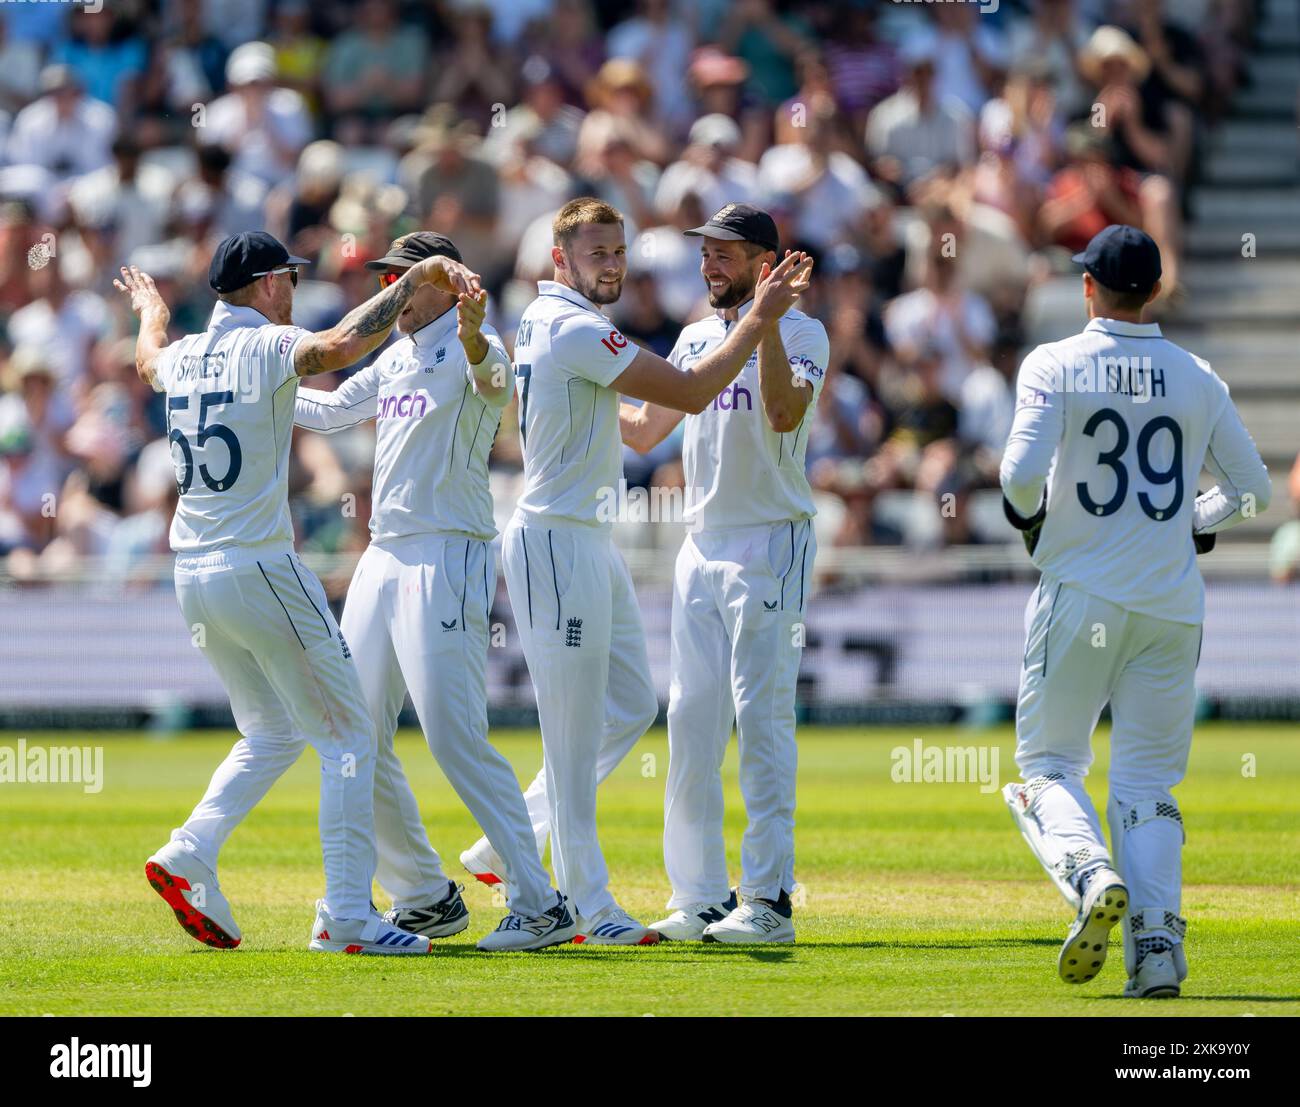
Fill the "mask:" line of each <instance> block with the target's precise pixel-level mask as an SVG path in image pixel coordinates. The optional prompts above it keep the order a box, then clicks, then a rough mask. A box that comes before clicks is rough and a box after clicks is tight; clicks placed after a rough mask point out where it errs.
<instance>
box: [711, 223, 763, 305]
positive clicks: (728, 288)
mask: <svg viewBox="0 0 1300 1107" xmlns="http://www.w3.org/2000/svg"><path fill="white" fill-rule="evenodd" d="M769 254H771V251H770V250H763V249H761V248H759V247H758V246H755V245H753V244H751V243H748V242H728V241H726V240H725V239H721V238H704V239H701V240H700V275H701V276H702V277H703V278H704V283H705V284H706V285H707V286H708V289H709V306H710V307H714V308H721V309H723V310H726V309H727V308H734V307H739V306H740V305H741V304H743V303H744V302H745V301H746V300H748V299H749V298H750V297H751V296H752V295H753V294H754V285H755V284H757V283H758V274H759V272H760V271H761V270H762V268H763V260H764V258H767V257H768V255H769ZM775 256H776V255H775V254H772V257H773V258H775Z"/></svg>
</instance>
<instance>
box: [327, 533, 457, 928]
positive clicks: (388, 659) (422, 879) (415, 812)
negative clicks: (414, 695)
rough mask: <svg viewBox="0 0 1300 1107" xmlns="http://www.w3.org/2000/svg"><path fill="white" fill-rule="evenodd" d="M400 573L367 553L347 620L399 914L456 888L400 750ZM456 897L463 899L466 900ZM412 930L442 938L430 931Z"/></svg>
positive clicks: (380, 842) (384, 557)
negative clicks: (370, 730)
mask: <svg viewBox="0 0 1300 1107" xmlns="http://www.w3.org/2000/svg"><path fill="white" fill-rule="evenodd" d="M399 569H400V565H399V564H398V562H397V561H396V559H395V558H394V557H393V556H392V554H390V553H389V552H388V551H386V550H384V549H382V548H380V547H377V546H371V547H370V548H369V549H367V550H366V552H365V553H364V554H362V555H361V560H360V561H359V562H358V563H357V568H356V571H355V572H354V573H353V575H352V582H351V584H350V585H349V586H348V596H347V601H346V602H345V604H344V606H343V620H342V623H341V626H342V630H343V637H344V638H345V640H346V641H347V643H348V645H349V647H350V648H351V650H352V660H353V664H354V665H355V666H356V670H357V678H358V680H360V682H361V691H362V694H363V695H364V696H365V699H366V707H367V709H368V710H369V713H370V717H371V720H372V721H373V723H374V726H375V736H376V743H375V852H376V859H377V863H376V867H375V876H376V878H377V879H378V881H379V883H380V885H382V886H383V888H384V890H385V891H387V892H388V894H389V895H390V896H392V898H393V908H394V909H395V910H398V909H401V908H406V907H413V908H425V907H428V906H430V905H433V904H435V903H439V902H440V901H443V900H446V899H447V896H448V891H449V890H450V889H454V888H455V885H454V884H452V882H451V881H450V880H449V879H448V877H447V874H446V873H444V872H443V870H442V862H441V859H440V858H439V857H438V853H437V851H436V850H435V849H434V848H433V846H432V845H430V843H429V836H428V833H427V832H426V831H425V829H424V821H423V820H422V819H421V818H420V808H419V804H418V803H416V799H415V795H414V793H413V792H412V791H411V786H410V784H409V783H408V782H407V779H406V773H405V772H404V771H403V769H402V762H401V760H400V759H399V758H398V756H397V753H396V751H395V750H394V748H393V738H394V736H395V734H396V732H397V717H398V715H399V714H400V713H401V710H402V702H403V700H404V698H405V696H406V685H405V683H404V682H403V679H402V670H401V667H400V666H399V664H398V660H397V654H396V653H395V652H394V648H393V630H392V627H391V623H392V621H393V618H394V608H395V607H400V606H401V605H400V604H398V603H396V602H395V599H396V596H395V594H397V595H400V593H399V592H398V589H399V588H400V580H399V576H400V574H399ZM456 899H457V902H459V897H456ZM448 906H449V907H454V905H453V904H448ZM434 913H435V914H443V913H444V912H434ZM451 913H452V914H453V915H455V916H457V920H460V919H463V923H464V924H463V925H460V926H459V927H458V930H463V929H464V926H465V925H467V924H468V921H469V916H468V912H466V911H465V909H464V905H463V903H461V904H460V907H459V910H453V911H452V912H451ZM405 921H406V920H403V922H405ZM442 921H443V922H446V921H448V920H445V919H444V920H442ZM399 925H401V923H399ZM406 928H407V929H411V930H418V932H419V933H425V934H426V936H427V937H433V936H434V935H432V934H428V933H427V930H425V929H419V928H417V927H413V926H407V927H406ZM455 932H457V931H447V933H455ZM438 936H439V937H441V936H443V934H441V933H440V934H439V935H438Z"/></svg>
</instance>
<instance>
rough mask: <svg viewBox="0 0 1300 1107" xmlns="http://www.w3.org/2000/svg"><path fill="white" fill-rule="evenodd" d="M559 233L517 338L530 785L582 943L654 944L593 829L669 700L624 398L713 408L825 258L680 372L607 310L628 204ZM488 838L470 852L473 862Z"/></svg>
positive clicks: (618, 285)
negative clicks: (630, 507) (646, 620)
mask: <svg viewBox="0 0 1300 1107" xmlns="http://www.w3.org/2000/svg"><path fill="white" fill-rule="evenodd" d="M554 242H555V245H554V247H553V249H552V251H551V256H552V260H553V261H554V264H555V278H554V280H551V281H542V282H539V285H538V291H539V296H538V298H537V299H536V300H535V301H533V303H532V304H530V305H529V307H528V308H527V309H526V310H525V312H524V315H523V318H522V319H521V320H520V323H519V330H518V333H517V335H516V339H515V374H516V390H517V392H518V396H519V420H520V438H521V442H522V446H523V454H524V477H525V489H524V493H523V495H522V497H521V498H520V500H519V505H518V508H517V510H516V513H515V515H514V517H513V519H512V520H511V522H510V525H509V526H508V527H507V529H506V532H505V535H504V540H503V562H504V566H505V574H506V585H507V588H508V590H509V593H510V604H511V607H512V608H513V610H514V613H515V622H516V625H517V626H518V628H519V633H520V636H521V639H522V645H523V649H524V656H525V658H526V659H527V661H528V668H529V672H530V673H531V675H532V679H533V685H534V687H535V689H536V693H537V710H538V715H539V718H540V722H541V730H542V744H543V750H544V758H543V769H542V781H541V782H540V783H535V784H534V786H533V787H532V788H530V789H529V792H530V793H531V797H532V799H533V800H534V802H536V800H537V799H539V798H540V797H542V796H543V795H544V797H545V799H546V802H547V815H548V825H549V830H550V834H551V852H552V860H553V862H554V866H555V876H556V882H557V883H558V884H559V887H560V890H561V891H562V892H563V893H564V894H565V895H566V896H568V897H569V898H570V900H571V902H572V904H573V906H574V908H575V909H576V911H577V912H578V916H579V918H578V935H577V937H576V938H575V941H580V942H581V941H585V942H590V943H593V944H603V945H639V944H652V943H654V942H657V941H658V939H659V935H658V933H657V932H656V931H654V930H652V929H650V928H647V927H645V926H643V925H641V923H639V922H638V921H637V920H635V919H634V918H632V917H631V916H630V915H628V914H627V912H626V911H624V910H623V909H622V908H620V907H619V906H618V904H617V903H616V902H615V900H614V897H613V896H612V895H611V894H610V892H609V889H608V887H607V885H608V879H609V878H608V872H607V870H606V867H605V859H604V856H603V855H602V853H601V849H600V842H599V840H598V838H597V833H596V785H597V781H598V779H599V776H600V769H601V767H603V768H604V769H605V771H606V772H607V771H608V769H609V768H610V767H612V764H616V763H617V761H618V760H619V759H621V757H622V756H623V755H624V754H625V753H626V752H627V750H628V749H630V748H631V746H632V745H633V744H634V743H635V742H636V740H637V739H638V738H640V736H641V735H642V734H643V733H644V732H645V730H646V728H647V727H648V726H649V725H650V724H651V723H652V722H653V721H654V718H655V715H656V714H657V711H658V704H657V702H656V698H655V693H654V688H653V686H652V684H651V682H650V674H649V662H648V658H647V655H646V650H645V635H644V631H643V629H642V626H641V617H640V612H639V610H638V608H637V602H636V595H635V593H634V591H633V587H632V581H631V577H630V576H629V574H628V571H627V566H626V565H625V564H624V562H623V558H622V556H621V555H620V554H619V552H618V551H617V549H616V548H615V546H614V544H613V541H612V538H611V525H612V523H613V519H612V518H606V517H605V515H604V512H603V507H604V505H606V504H608V503H609V501H610V499H611V492H612V491H613V490H614V489H616V488H617V487H618V481H619V478H620V476H621V473H622V454H621V449H622V444H621V441H620V431H619V398H618V397H619V393H620V392H621V393H624V394H626V395H629V396H633V397H635V398H637V399H642V400H647V401H651V402H654V403H657V404H661V405H665V406H671V407H674V408H677V409H678V410H686V411H701V410H703V409H704V408H705V407H707V406H708V405H709V403H711V402H712V401H713V399H714V397H716V396H717V395H718V393H719V392H720V391H721V390H722V389H723V388H724V387H726V386H727V385H728V384H730V383H731V381H732V380H733V379H734V377H735V376H736V374H737V373H738V372H740V370H741V368H742V367H743V366H744V364H745V361H746V359H747V358H748V357H749V356H750V354H751V353H753V351H754V349H755V348H756V347H757V345H758V341H759V339H760V337H761V336H762V334H763V332H764V330H765V329H766V327H767V325H768V324H769V323H772V322H775V320H777V319H779V318H780V317H781V316H782V315H784V314H785V312H786V310H787V309H788V308H789V307H790V306H791V305H792V304H793V303H794V301H795V300H796V299H797V298H798V296H799V294H800V293H801V292H802V291H803V289H804V288H806V287H807V283H808V273H809V270H810V269H811V264H812V263H811V261H810V260H808V259H805V258H803V257H802V256H792V257H790V258H787V259H786V261H785V262H783V263H782V264H781V265H780V266H777V267H775V268H774V269H769V268H768V267H766V266H765V267H764V269H763V271H762V273H761V275H760V280H759V285H758V289H757V291H756V293H755V298H754V307H753V310H752V311H751V312H750V313H749V317H748V318H747V319H746V320H742V321H741V323H740V324H739V325H738V326H736V327H734V328H733V329H732V333H731V334H730V335H729V336H728V338H727V340H726V341H725V342H723V343H722V344H721V345H720V346H719V347H718V348H717V349H716V350H713V351H712V352H711V353H710V354H709V355H708V356H707V357H704V358H701V359H699V360H698V361H696V362H695V363H694V364H692V365H690V366H687V367H684V369H678V368H677V367H675V366H673V365H672V364H670V363H669V362H667V361H665V360H664V359H663V358H661V357H658V356H657V355H655V354H653V353H651V352H650V351H648V350H643V349H638V348H637V347H636V346H634V345H632V344H631V343H629V342H628V340H627V339H626V338H624V336H623V335H622V334H620V333H619V332H618V330H617V329H616V328H615V327H614V326H613V325H612V324H611V323H610V322H609V320H608V319H607V318H606V317H605V316H604V315H603V314H601V311H600V307H601V305H603V304H609V303H613V302H614V301H616V300H617V299H618V297H619V294H620V292H621V291H622V285H623V279H624V277H625V276H626V274H627V245H626V242H625V236H624V232H623V220H622V216H621V215H620V214H619V213H618V212H617V211H616V210H615V209H614V208H612V207H610V206H609V205H608V204H605V203H603V202H601V201H599V200H596V199H593V198H591V197H583V198H580V199H577V200H573V201H570V202H569V203H568V204H566V205H565V206H564V207H563V208H562V209H561V210H560V212H559V214H558V215H557V216H556V218H555V221H554ZM536 823H537V820H534V825H535V826H536ZM543 832H544V828H543ZM482 845H483V844H482V843H480V844H479V846H476V847H475V848H474V849H471V850H469V851H466V852H467V854H469V855H471V860H472V855H473V854H474V853H475V852H476V851H477V852H479V853H480V854H481V853H482V852H483V851H482V848H481V847H482ZM467 863H469V862H467ZM474 868H475V867H474V866H473V865H472V864H471V870H472V871H473V870H474Z"/></svg>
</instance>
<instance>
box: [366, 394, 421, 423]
mask: <svg viewBox="0 0 1300 1107" xmlns="http://www.w3.org/2000/svg"><path fill="white" fill-rule="evenodd" d="M428 405H429V399H428V397H427V396H426V395H425V393H423V392H402V393H400V394H399V393H393V394H392V395H389V396H385V397H384V398H383V399H381V400H380V401H379V414H378V415H377V416H376V418H379V419H394V418H397V419H423V418H424V413H425V410H426V409H427V407H428Z"/></svg>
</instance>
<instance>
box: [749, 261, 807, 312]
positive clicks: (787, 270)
mask: <svg viewBox="0 0 1300 1107" xmlns="http://www.w3.org/2000/svg"><path fill="white" fill-rule="evenodd" d="M812 267H813V259H812V258H811V257H809V256H808V255H807V254H805V253H802V252H800V251H788V252H787V253H786V255H785V257H784V258H783V259H782V260H781V261H780V263H779V264H778V265H777V266H776V268H775V269H773V268H771V267H770V266H769V265H768V264H767V262H764V263H763V268H762V270H761V271H760V272H759V275H758V282H757V283H756V284H755V286H754V307H753V310H754V311H755V312H757V313H758V314H759V316H760V317H761V318H762V319H764V320H766V321H767V322H769V323H770V322H775V321H776V320H778V319H780V318H781V316H783V315H784V314H785V313H786V312H787V311H789V310H790V309H791V308H792V307H794V305H795V303H796V302H797V301H798V299H799V297H800V295H802V294H803V293H804V292H805V291H807V288H808V285H809V283H810V282H811V280H812Z"/></svg>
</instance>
